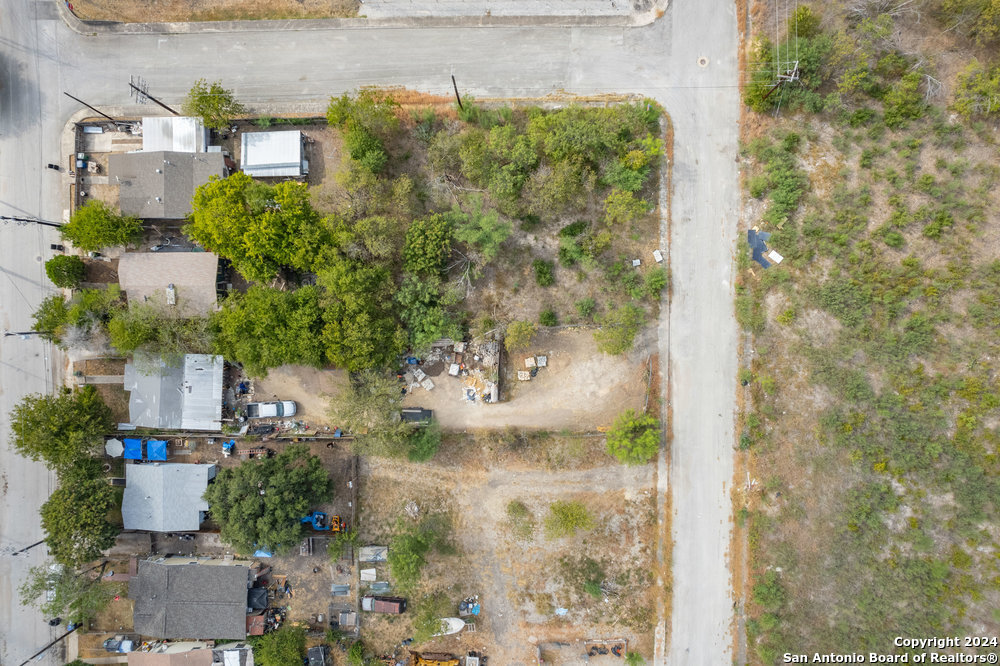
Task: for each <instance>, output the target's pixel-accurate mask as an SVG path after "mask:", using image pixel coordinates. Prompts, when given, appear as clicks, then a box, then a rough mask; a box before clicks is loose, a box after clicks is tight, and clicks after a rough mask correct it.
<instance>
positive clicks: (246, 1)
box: [71, 0, 360, 23]
mask: <svg viewBox="0 0 1000 666" xmlns="http://www.w3.org/2000/svg"><path fill="white" fill-rule="evenodd" d="M359 6H360V3H359V2H357V1H356V0H151V1H150V2H136V1H135V0H76V1H75V2H72V3H71V8H72V10H73V13H75V14H76V15H77V16H78V17H80V18H82V19H85V20H92V21H120V22H123V23H155V22H161V21H237V20H260V19H286V18H346V17H351V16H356V15H357V13H358V7H359Z"/></svg>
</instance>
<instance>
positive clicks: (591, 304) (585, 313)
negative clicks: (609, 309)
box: [574, 296, 597, 319]
mask: <svg viewBox="0 0 1000 666" xmlns="http://www.w3.org/2000/svg"><path fill="white" fill-rule="evenodd" d="M574 305H575V306H576V311H577V312H578V313H579V314H580V316H581V317H583V318H584V319H590V318H591V317H593V316H594V311H595V310H596V309H597V302H596V301H595V300H594V299H593V298H590V297H589V296H588V297H587V298H581V299H580V300H578V301H577V302H576V303H575V304H574Z"/></svg>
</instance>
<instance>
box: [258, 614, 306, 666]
mask: <svg viewBox="0 0 1000 666" xmlns="http://www.w3.org/2000/svg"><path fill="white" fill-rule="evenodd" d="M251 640H252V641H253V656H254V661H255V662H256V663H259V664H260V666H302V659H303V657H305V656H306V629H305V627H302V626H299V625H294V624H287V623H286V624H284V625H282V626H281V628H280V629H278V630H277V631H272V632H270V633H267V634H264V635H263V636H261V637H260V638H254V639H251Z"/></svg>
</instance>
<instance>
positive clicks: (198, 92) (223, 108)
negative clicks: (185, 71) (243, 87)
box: [183, 79, 247, 132]
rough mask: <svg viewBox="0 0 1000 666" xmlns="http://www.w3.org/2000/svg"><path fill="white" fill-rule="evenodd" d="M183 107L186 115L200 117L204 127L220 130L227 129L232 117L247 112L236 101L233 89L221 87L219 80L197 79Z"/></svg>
mask: <svg viewBox="0 0 1000 666" xmlns="http://www.w3.org/2000/svg"><path fill="white" fill-rule="evenodd" d="M183 109H184V113H186V114H187V115H189V116H197V117H199V118H201V119H202V120H203V121H204V122H205V126H206V127H211V128H212V129H214V130H218V131H220V132H224V131H226V130H228V129H229V126H230V124H231V123H232V122H233V119H234V118H238V117H239V116H242V115H245V114H246V112H247V110H246V107H244V106H243V105H242V104H240V103H239V102H237V101H236V97H235V95H233V91H232V90H228V89H226V88H223V87H222V82H221V81H212V82H211V83H209V82H208V81H206V80H205V79H198V80H197V81H195V82H194V85H193V86H191V90H189V91H188V94H187V97H186V98H185V99H184V106H183Z"/></svg>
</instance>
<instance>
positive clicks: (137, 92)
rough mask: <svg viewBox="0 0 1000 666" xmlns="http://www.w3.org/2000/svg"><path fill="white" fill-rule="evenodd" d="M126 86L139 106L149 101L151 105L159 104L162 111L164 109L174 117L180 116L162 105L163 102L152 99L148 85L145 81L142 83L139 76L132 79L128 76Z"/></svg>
mask: <svg viewBox="0 0 1000 666" xmlns="http://www.w3.org/2000/svg"><path fill="white" fill-rule="evenodd" d="M128 85H129V87H130V88H131V89H132V90H131V91H130V92H131V95H132V96H133V97H135V101H136V102H137V103H139V104H145V103H146V101H147V100H151V101H152V102H153V103H155V104H159V105H160V106H162V107H163V108H164V109H166V110H167V111H169V112H170V113H172V114H174V115H175V116H179V115H181V114H179V113H177V112H176V111H174V110H173V109H171V108H170V107H169V106H167V105H166V104H164V103H163V102H161V101H160V100H158V99H156V98H155V97H153V96H152V95H150V94H149V84H148V83H146V82H145V81H143V80H142V77H141V76H134V77H133V76H130V77H128Z"/></svg>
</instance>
